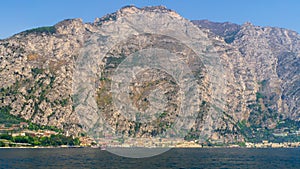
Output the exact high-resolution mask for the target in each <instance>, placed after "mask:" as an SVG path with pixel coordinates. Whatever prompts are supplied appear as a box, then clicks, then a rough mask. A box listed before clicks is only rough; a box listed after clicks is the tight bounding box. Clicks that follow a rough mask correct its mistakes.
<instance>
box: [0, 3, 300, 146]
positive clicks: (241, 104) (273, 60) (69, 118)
mask: <svg viewBox="0 0 300 169" xmlns="http://www.w3.org/2000/svg"><path fill="white" fill-rule="evenodd" d="M136 13H137V14H139V15H142V16H149V17H152V16H153V15H155V14H159V15H166V16H168V17H169V18H171V19H173V20H178V22H179V23H181V22H182V23H188V22H189V21H188V20H186V19H184V18H183V17H181V16H180V15H178V14H177V13H176V12H174V11H172V10H169V9H167V8H165V7H161V6H159V7H145V8H137V7H134V6H126V7H123V8H121V9H120V10H119V11H117V12H115V13H112V14H108V15H105V16H103V17H101V18H96V19H95V21H94V22H93V23H83V22H82V20H81V19H68V20H64V21H61V22H59V23H57V24H56V25H54V26H52V27H42V28H37V29H32V30H27V31H24V32H21V33H19V34H16V35H13V36H12V37H10V38H7V39H3V40H0V60H1V64H0V74H1V77H0V80H1V82H0V83H1V86H2V88H1V95H0V96H1V97H0V100H1V102H0V105H1V107H4V106H10V107H11V108H12V110H11V112H10V113H11V114H13V115H16V116H21V117H23V118H25V119H26V120H31V121H33V122H35V123H37V124H42V125H53V126H56V127H59V128H63V129H65V130H68V131H70V132H71V133H73V134H76V133H79V132H82V128H81V125H80V124H79V121H78V117H77V115H76V114H75V113H74V110H73V105H72V104H73V98H72V89H71V87H72V73H73V71H74V65H75V62H76V59H77V58H78V55H79V51H80V49H81V48H82V47H83V45H84V40H85V39H87V38H88V37H90V36H91V35H92V34H93V33H99V28H101V27H102V26H106V25H109V24H112V23H115V22H116V21H117V20H118V19H119V18H121V17H123V18H126V17H129V16H130V15H132V14H136ZM171 19H170V20H171ZM170 20H168V19H167V20H166V21H167V22H170ZM141 22H143V21H141ZM192 23H193V24H194V25H196V26H198V27H199V29H200V32H201V33H202V34H203V35H201V36H203V37H205V38H208V40H210V41H211V42H212V45H213V46H214V48H215V50H216V52H217V53H218V54H219V55H220V58H221V60H222V62H224V69H225V72H224V74H223V76H226V77H227V79H226V80H227V86H224V87H223V88H222V89H223V90H224V91H226V95H227V97H228V100H227V103H226V106H225V107H224V114H222V117H220V119H218V120H217V121H216V122H215V123H219V124H216V125H215V124H214V125H215V126H214V128H213V129H212V130H213V132H212V134H211V135H210V139H211V140H214V141H215V140H222V141H223V142H234V141H235V142H239V141H243V140H245V139H246V140H247V139H253V138H252V136H257V135H259V134H260V133H258V134H257V135H256V134H253V132H254V131H255V130H256V129H257V128H267V129H269V130H272V131H273V130H275V129H278V128H277V126H278V123H279V122H280V121H284V120H286V119H291V120H294V121H295V122H298V123H299V121H300V115H299V114H300V113H299V112H300V108H299V107H298V106H297V105H300V90H299V89H300V83H299V81H300V77H299V73H300V68H298V67H299V62H300V61H299V60H300V58H299V56H300V55H299V50H300V35H299V34H298V33H296V32H294V31H289V30H286V29H283V28H273V27H259V26H254V25H252V24H250V23H246V24H243V25H237V24H233V23H229V22H225V23H214V22H210V21H207V20H202V21H192ZM126 24H127V23H126ZM126 24H125V26H126ZM122 26H123V25H120V27H122ZM170 29H173V28H171V27H170ZM117 33H118V32H115V34H117ZM109 35H111V34H109ZM113 35H114V34H113ZM154 45H155V43H154ZM164 45H165V44H164ZM136 48H138V46H136ZM121 49H122V47H120V49H118V48H117V50H116V51H118V50H121ZM126 50H129V49H126ZM126 50H125V51H126ZM218 75H219V76H222V75H221V74H218ZM204 82H205V81H204ZM204 84H205V83H204ZM205 87H207V86H205ZM100 89H101V86H100V87H99V89H97V91H98V92H99V91H100ZM175 89H176V88H174V90H175ZM207 90H208V91H209V90H211V89H209V87H207ZM210 92H211V91H210ZM208 100H209V99H208ZM105 102H106V101H105ZM136 102H137V103H139V104H142V102H140V101H139V100H136ZM100 103H103V100H101V97H100V101H99V102H98V104H100ZM98 106H99V105H98ZM101 106H102V105H100V107H101ZM209 107H210V106H208V107H207V108H209ZM205 110H206V108H205V105H204V107H203V112H202V113H203V115H204V116H207V115H206V114H205V112H204V111H205ZM170 119H172V118H170ZM170 119H167V118H164V120H165V121H168V120H170ZM115 120H116V119H115ZM112 123H113V122H112ZM129 124H130V125H131V123H129V122H128V124H126V123H124V126H126V127H123V128H121V129H120V130H121V131H125V132H128V133H130V132H134V131H131V129H128V128H127V127H128V126H127V125H129ZM132 125H134V124H132ZM251 126H252V128H251ZM253 126H255V127H253ZM202 127H203V126H201V122H199V123H198V124H196V125H195V126H194V129H196V130H202V129H203V128H202ZM133 128H134V127H133ZM140 129H141V130H142V127H141V128H140ZM296 129H297V128H296ZM143 130H145V131H146V130H150V129H149V128H147V127H145V128H144V129H143ZM151 130H153V131H156V130H155V129H152V128H151ZM278 130H280V128H279V129H278ZM197 134H199V133H197V132H193V133H191V135H196V136H197ZM268 137H270V138H271V139H274V136H272V134H270V135H268ZM264 138H265V137H262V138H261V139H264Z"/></svg>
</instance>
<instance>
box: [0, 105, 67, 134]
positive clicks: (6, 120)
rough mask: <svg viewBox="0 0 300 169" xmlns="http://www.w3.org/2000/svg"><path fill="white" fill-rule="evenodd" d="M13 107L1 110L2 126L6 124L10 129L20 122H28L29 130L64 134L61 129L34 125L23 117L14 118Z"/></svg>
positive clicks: (0, 121) (0, 122)
mask: <svg viewBox="0 0 300 169" xmlns="http://www.w3.org/2000/svg"><path fill="white" fill-rule="evenodd" d="M10 110H11V107H9V106H5V107H1V108H0V124H4V125H5V126H7V127H9V126H11V125H13V124H20V122H27V123H28V127H25V129H29V130H36V131H37V130H51V131H56V132H59V133H62V132H63V131H62V130H61V129H58V128H57V127H55V126H44V125H38V124H35V123H32V122H30V121H28V120H25V119H23V118H21V117H17V116H14V115H12V114H10V113H9V112H10Z"/></svg>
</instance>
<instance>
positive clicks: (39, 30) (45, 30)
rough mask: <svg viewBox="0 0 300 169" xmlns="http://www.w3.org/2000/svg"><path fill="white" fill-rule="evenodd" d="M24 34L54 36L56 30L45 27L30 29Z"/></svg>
mask: <svg viewBox="0 0 300 169" xmlns="http://www.w3.org/2000/svg"><path fill="white" fill-rule="evenodd" d="M24 33H25V34H29V33H46V34H54V33H56V29H55V27H54V26H45V27H39V28H34V29H30V30H27V31H25V32H24Z"/></svg>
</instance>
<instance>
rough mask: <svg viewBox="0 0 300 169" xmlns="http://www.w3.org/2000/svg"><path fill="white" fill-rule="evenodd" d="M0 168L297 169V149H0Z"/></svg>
mask: <svg viewBox="0 0 300 169" xmlns="http://www.w3.org/2000/svg"><path fill="white" fill-rule="evenodd" d="M0 168H7V169H13V168H33V169H37V168H82V169H84V168H101V169H102V168H115V169H120V168H130V169H136V168H146V169H152V168H163V169H164V168H193V169H196V168H251V169H253V168H263V169H269V168H270V169H274V168H280V169H286V168H298V169H299V168H300V148H294V149H246V148H231V149H225V148H208V149H172V150H170V151H168V152H166V153H164V154H161V155H159V156H155V157H150V158H141V159H130V158H125V157H120V156H116V155H114V154H111V153H109V152H107V151H101V150H100V149H92V148H57V149H0Z"/></svg>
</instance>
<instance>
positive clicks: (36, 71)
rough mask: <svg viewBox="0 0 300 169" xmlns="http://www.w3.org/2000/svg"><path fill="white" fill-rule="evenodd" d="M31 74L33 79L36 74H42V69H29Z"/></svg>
mask: <svg viewBox="0 0 300 169" xmlns="http://www.w3.org/2000/svg"><path fill="white" fill-rule="evenodd" d="M31 72H32V74H33V77H34V78H36V76H37V75H38V74H42V73H43V72H44V70H43V69H40V68H32V69H31Z"/></svg>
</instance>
